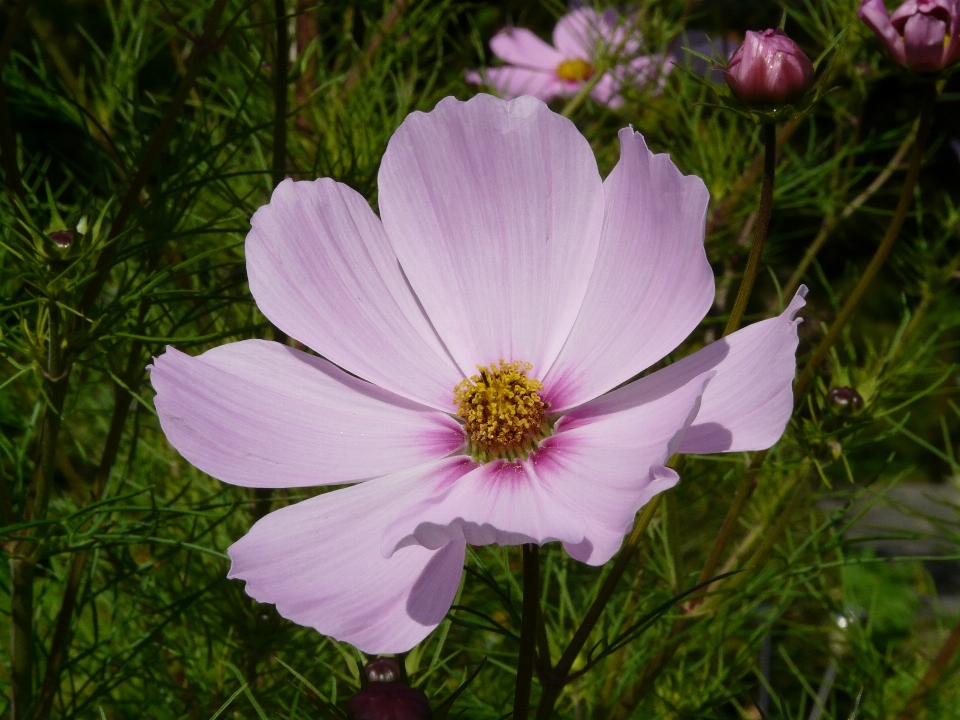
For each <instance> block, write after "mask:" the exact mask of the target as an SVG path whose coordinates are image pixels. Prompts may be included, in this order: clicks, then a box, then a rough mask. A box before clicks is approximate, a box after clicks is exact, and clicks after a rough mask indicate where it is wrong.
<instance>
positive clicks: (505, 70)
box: [467, 66, 567, 102]
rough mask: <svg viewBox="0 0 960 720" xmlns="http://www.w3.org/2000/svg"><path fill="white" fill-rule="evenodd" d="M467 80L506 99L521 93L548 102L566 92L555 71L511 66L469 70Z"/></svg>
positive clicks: (518, 95) (516, 96)
mask: <svg viewBox="0 0 960 720" xmlns="http://www.w3.org/2000/svg"><path fill="white" fill-rule="evenodd" d="M467 82H471V83H473V84H475V85H486V86H488V87H490V88H492V89H494V90H496V91H497V92H498V93H499V94H500V95H501V96H503V97H504V98H505V99H507V100H512V99H513V98H518V97H520V96H521V95H532V96H533V97H535V98H538V99H540V100H543V101H544V102H549V101H550V100H553V99H554V98H557V97H561V96H564V95H565V94H567V91H566V87H565V83H563V82H562V81H561V80H560V79H559V78H558V77H557V76H556V74H555V73H553V72H546V71H544V70H530V69H528V68H520V67H512V66H508V67H495V68H486V69H485V70H482V71H479V72H469V73H467Z"/></svg>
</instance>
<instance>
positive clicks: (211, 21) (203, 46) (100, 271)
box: [77, 0, 227, 315]
mask: <svg viewBox="0 0 960 720" xmlns="http://www.w3.org/2000/svg"><path fill="white" fill-rule="evenodd" d="M226 4H227V0H214V3H213V6H212V7H211V9H210V14H209V15H208V16H207V19H206V21H205V22H204V25H203V34H202V35H201V36H200V39H199V41H198V42H197V43H196V45H195V47H194V52H193V55H192V57H191V59H190V65H189V66H188V67H187V72H186V74H185V75H184V76H183V78H182V79H181V80H180V85H179V86H177V91H176V92H175V93H174V95H173V99H172V100H171V101H170V105H169V106H168V107H167V110H166V112H165V113H164V115H163V119H162V120H161V121H160V126H159V127H158V128H157V132H156V133H154V135H153V137H152V138H150V144H149V145H148V146H147V151H146V152H145V153H144V155H143V159H142V160H141V161H140V166H139V168H138V169H137V172H136V174H135V175H134V176H133V179H132V180H131V181H130V185H129V187H128V188H127V192H126V194H125V195H124V196H123V200H121V202H120V208H119V210H117V214H116V217H114V219H113V224H112V225H111V226H110V234H109V236H108V238H107V246H106V247H105V248H104V249H103V251H102V252H101V253H100V255H99V257H98V258H97V262H96V265H95V267H94V276H93V279H92V280H90V282H89V284H88V285H87V287H86V290H85V291H84V293H83V297H81V298H80V304H79V306H78V307H77V310H79V312H80V314H81V315H86V314H87V313H88V312H89V310H90V308H91V307H93V303H94V301H96V299H97V296H98V295H99V294H100V289H101V288H102V287H103V284H104V283H105V282H106V279H107V273H109V271H110V262H111V260H113V255H114V253H115V252H116V250H117V242H116V240H117V237H118V236H119V235H120V234H121V233H122V232H123V230H124V229H125V228H126V226H127V222H128V221H129V220H130V218H131V217H132V216H133V211H134V209H135V208H136V207H137V205H138V204H139V203H140V193H141V191H142V190H143V188H144V187H145V186H146V184H147V180H149V179H150V176H151V175H152V174H153V170H154V167H155V166H156V164H157V161H158V160H159V159H160V153H162V152H163V149H164V148H165V147H166V146H167V141H168V140H169V139H170V136H171V135H172V134H173V130H174V128H175V127H176V126H177V123H178V121H179V120H180V111H181V110H183V106H184V103H186V101H187V96H188V95H189V94H190V91H191V90H192V89H193V86H194V83H196V81H197V78H198V77H199V76H200V71H201V70H203V67H204V65H206V63H207V60H208V59H209V58H210V57H211V56H212V55H213V53H214V51H215V50H216V49H217V47H218V43H217V39H216V38H217V30H218V29H219V27H220V19H221V18H222V17H223V11H224V8H225V7H226Z"/></svg>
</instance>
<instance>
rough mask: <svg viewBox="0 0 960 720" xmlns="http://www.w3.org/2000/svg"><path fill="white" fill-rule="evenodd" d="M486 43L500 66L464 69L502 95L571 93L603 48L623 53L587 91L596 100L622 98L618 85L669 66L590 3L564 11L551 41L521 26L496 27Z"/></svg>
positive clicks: (652, 77)
mask: <svg viewBox="0 0 960 720" xmlns="http://www.w3.org/2000/svg"><path fill="white" fill-rule="evenodd" d="M490 49H491V50H493V53H494V55H496V56H497V57H498V58H500V59H501V60H503V61H504V62H505V63H507V64H506V65H504V66H503V67H494V68H486V69H484V70H481V71H471V72H468V73H467V80H468V81H469V82H472V83H475V84H477V85H487V86H489V87H491V88H493V89H495V90H496V91H497V92H498V93H500V94H501V95H502V96H503V97H505V98H507V99H510V98H517V97H520V96H521V95H533V96H534V97H536V98H540V99H541V100H543V101H544V102H549V101H550V100H553V99H555V98H558V97H569V96H572V95H576V94H577V93H578V92H579V91H580V89H581V88H583V86H584V85H585V84H586V83H587V82H588V81H589V80H590V78H591V77H593V75H594V72H595V69H596V64H597V59H598V57H600V56H601V55H602V54H605V53H610V54H616V56H617V57H618V58H624V60H623V61H622V62H619V63H618V64H617V65H616V67H614V68H612V69H611V70H608V71H607V72H605V73H604V75H603V77H602V78H600V80H598V81H597V83H596V85H595V86H594V87H593V89H592V90H591V91H590V96H591V97H592V98H593V99H594V100H596V101H597V102H600V103H603V104H605V105H608V106H610V107H614V108H615V107H619V106H620V105H622V104H623V98H621V97H620V94H619V93H620V89H621V88H622V87H623V85H624V84H626V83H632V84H635V85H642V84H644V83H647V82H650V81H653V80H655V79H656V78H657V76H658V75H659V74H660V73H661V72H664V71H666V70H668V69H669V66H668V65H666V64H665V63H664V61H663V58H661V57H657V56H653V55H640V54H639V53H640V40H639V34H638V33H636V31H634V32H633V34H629V29H628V28H627V27H625V26H624V25H622V24H620V23H618V22H617V21H616V18H615V17H613V18H611V17H610V16H609V15H607V14H601V13H598V12H597V11H595V10H593V9H592V8H580V9H578V10H574V11H573V12H571V13H567V14H566V15H564V16H563V17H561V18H560V20H559V21H558V22H557V25H556V27H555V28H554V30H553V45H548V44H547V43H545V42H544V41H543V40H541V39H540V38H539V37H537V36H536V35H535V34H534V33H532V32H530V31H529V30H525V29H523V28H507V29H505V30H501V31H500V32H499V33H497V34H496V35H494V36H493V38H492V39H491V40H490Z"/></svg>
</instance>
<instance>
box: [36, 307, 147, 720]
mask: <svg viewBox="0 0 960 720" xmlns="http://www.w3.org/2000/svg"><path fill="white" fill-rule="evenodd" d="M146 310H147V305H146V304H145V303H144V304H143V305H142V306H141V310H140V322H141V323H142V322H143V319H144V316H145V315H146ZM142 377H143V344H142V343H140V342H139V341H134V343H133V345H132V346H131V348H130V355H129V357H128V359H127V366H126V369H125V372H124V374H123V378H124V382H123V383H114V386H113V398H114V399H113V412H112V414H111V416H110V426H109V429H108V430H107V438H106V441H105V442H104V445H103V451H102V452H101V454H100V463H99V465H98V466H97V473H96V476H95V477H94V483H93V492H92V493H91V502H94V503H95V502H98V501H99V500H100V499H101V498H102V497H103V493H104V491H105V490H106V487H107V481H108V480H109V478H110V472H111V470H112V469H113V465H114V463H115V462H116V459H117V453H118V452H119V450H120V441H121V439H122V438H123V429H124V426H125V425H126V421H127V415H128V414H129V412H130V401H131V399H132V396H131V395H130V391H129V390H128V388H132V387H136V386H137V385H138V384H139V383H140V380H141V378H142ZM92 522H93V520H92V519H91V520H89V521H87V523H86V524H85V527H84V530H86V528H87V527H89V525H90V524H91V523H92ZM89 559H90V553H89V552H88V551H86V550H81V551H80V552H77V553H74V555H73V558H71V561H70V571H69V573H68V574H67V584H66V586H65V587H64V589H63V595H62V598H61V601H60V610H59V612H58V613H57V619H56V622H55V624H54V631H53V638H52V639H51V641H50V652H49V654H48V655H47V666H46V670H45V671H44V674H43V681H42V683H41V684H40V690H39V692H38V693H37V709H36V711H35V712H34V714H33V720H45V719H46V718H48V717H49V716H50V713H51V711H52V710H53V701H54V699H55V698H56V693H57V689H58V688H59V687H60V673H61V671H62V670H63V664H64V661H65V660H66V658H67V650H68V647H69V639H70V628H71V623H72V620H73V612H74V608H75V607H76V602H77V595H78V593H79V591H80V584H81V582H82V580H83V576H84V572H85V570H86V567H87V561H88V560H89Z"/></svg>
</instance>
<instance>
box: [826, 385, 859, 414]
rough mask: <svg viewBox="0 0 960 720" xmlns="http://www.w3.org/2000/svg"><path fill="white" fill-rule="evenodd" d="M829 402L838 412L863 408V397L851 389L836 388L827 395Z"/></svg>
mask: <svg viewBox="0 0 960 720" xmlns="http://www.w3.org/2000/svg"><path fill="white" fill-rule="evenodd" d="M827 400H828V401H829V402H830V404H831V405H833V406H834V407H835V408H837V409H838V410H854V411H856V410H859V409H860V408H862V407H863V396H861V395H860V393H858V392H857V391H856V390H854V389H853V388H850V387H835V388H833V389H832V390H831V391H830V392H828V393H827Z"/></svg>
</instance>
